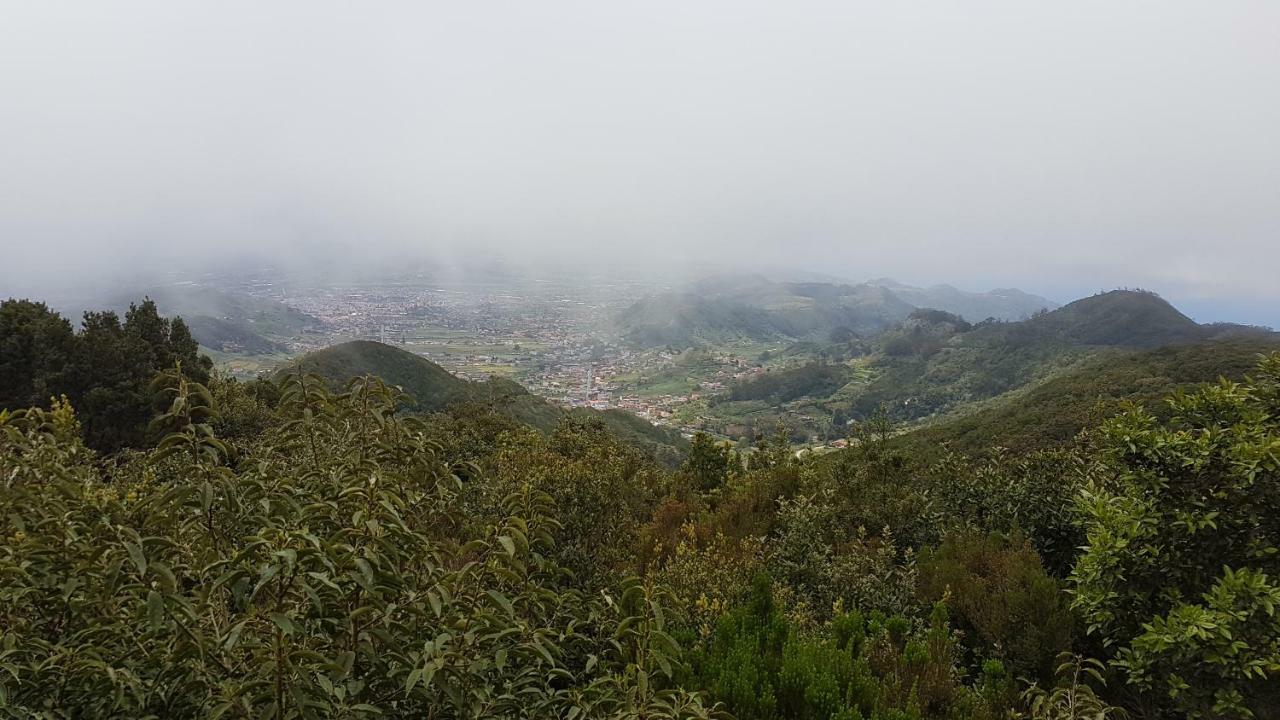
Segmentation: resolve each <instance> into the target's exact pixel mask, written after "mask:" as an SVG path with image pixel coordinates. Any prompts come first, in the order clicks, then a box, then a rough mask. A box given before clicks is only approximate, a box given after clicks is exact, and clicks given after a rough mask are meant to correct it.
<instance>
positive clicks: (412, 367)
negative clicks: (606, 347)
mask: <svg viewBox="0 0 1280 720" xmlns="http://www.w3.org/2000/svg"><path fill="white" fill-rule="evenodd" d="M296 372H303V373H315V374H317V375H320V376H321V377H324V378H326V379H328V380H329V381H330V384H331V385H332V386H334V387H340V386H342V385H344V384H345V383H346V382H347V381H348V380H350V379H351V378H355V377H363V376H364V375H373V376H376V377H379V378H381V379H382V380H383V381H384V382H386V383H387V384H389V385H396V386H399V387H400V388H401V389H402V390H404V392H405V393H407V394H408V395H409V397H410V402H409V404H408V406H407V407H406V409H407V410H409V411H412V412H440V411H443V410H446V409H448V408H449V407H451V406H457V405H464V404H476V405H483V406H486V407H490V408H493V409H495V410H497V411H498V412H501V413H503V414H505V415H509V416H510V417H513V418H515V419H517V420H519V421H521V422H523V423H525V424H527V425H530V426H532V427H534V428H537V429H538V430H540V431H542V432H550V431H552V430H554V429H555V427H556V426H557V425H559V423H560V422H561V420H563V419H564V418H566V417H568V416H573V417H576V418H579V419H596V420H599V421H601V422H603V423H604V424H605V426H606V427H608V428H609V429H610V430H611V431H613V432H614V433H615V434H617V435H618V436H619V437H621V438H623V439H625V440H627V441H629V442H631V443H632V444H634V445H637V446H640V447H644V448H645V449H648V450H652V451H653V452H654V453H655V454H656V455H658V456H660V457H663V458H664V459H667V460H671V459H673V458H674V457H675V456H676V455H678V454H680V453H682V452H683V450H684V448H685V446H686V445H687V443H686V441H685V440H684V438H682V437H681V436H680V434H679V433H677V432H675V431H672V430H668V429H666V428H661V427H657V426H655V425H653V424H651V423H649V422H647V421H645V420H642V419H641V418H638V417H636V416H634V415H632V414H630V413H627V412H623V411H619V410H609V411H605V412H601V411H599V410H594V409H591V408H577V409H574V410H572V411H567V410H564V409H562V408H559V407H557V406H555V405H552V404H551V403H549V402H547V401H546V400H544V399H542V398H540V397H538V396H537V395H534V394H532V393H530V392H529V391H528V390H526V389H525V388H524V387H523V386H521V385H520V384H519V383H516V382H513V381H511V380H506V379H503V378H496V377H495V378H490V379H489V380H487V381H485V382H470V381H468V380H463V379H462V378H459V377H457V376H456V375H454V374H452V373H450V372H449V371H448V370H445V369H444V368H442V367H440V366H439V365H437V364H436V363H433V362H431V361H430V360H428V359H426V358H424V357H421V356H418V355H414V354H413V353H411V352H407V351H405V350H401V349H400V348H397V347H392V346H390V345H384V344H383V343H379V342H373V341H371V340H353V341H351V342H345V343H341V344H338V345H333V346H331V347H327V348H324V349H322V350H316V351H314V352H310V353H307V354H306V355H303V356H301V357H299V358H296V359H294V360H293V361H291V362H289V363H288V364H287V365H285V366H284V367H282V368H280V369H279V370H277V371H276V373H275V374H276V376H277V377H280V376H283V375H285V374H288V373H296Z"/></svg>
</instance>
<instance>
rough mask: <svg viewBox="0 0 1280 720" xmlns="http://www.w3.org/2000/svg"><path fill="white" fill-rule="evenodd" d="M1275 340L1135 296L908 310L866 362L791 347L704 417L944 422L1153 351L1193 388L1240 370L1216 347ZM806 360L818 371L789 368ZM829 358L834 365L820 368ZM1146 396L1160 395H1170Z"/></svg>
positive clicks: (817, 422)
mask: <svg viewBox="0 0 1280 720" xmlns="http://www.w3.org/2000/svg"><path fill="white" fill-rule="evenodd" d="M1277 338H1280V335H1277V334H1275V333H1272V332H1270V331H1267V330H1263V329H1259V328H1250V327H1245V326H1238V325H1199V324H1197V323H1196V322H1195V321H1193V320H1191V319H1190V318H1188V317H1187V316H1185V315H1183V314H1182V313H1181V312H1179V311H1178V310H1177V309H1176V308H1174V307H1173V306H1172V305H1170V304H1169V303H1168V302H1166V301H1165V300H1163V299H1161V298H1160V297H1159V296H1158V295H1155V294H1154V293H1149V292H1143V291H1127V290H1118V291H1113V292H1108V293H1102V294H1099V295H1095V296H1093V297H1089V298H1083V299H1081V300H1077V301H1075V302H1073V303H1070V304H1069V305H1066V306H1064V307H1061V308H1058V309H1057V310H1053V311H1050V312H1046V313H1041V314H1038V315H1036V316H1034V317H1032V318H1030V319H1027V320H1022V321H1018V322H994V321H988V322H982V323H978V324H976V325H975V324H973V323H969V322H967V321H965V320H964V319H962V318H960V317H959V316H957V315H952V314H950V313H946V312H943V311H940V310H930V309H919V310H915V311H913V312H912V313H911V314H910V315H909V316H908V317H907V319H906V320H904V321H902V322H901V323H899V324H898V325H896V326H894V327H893V328H891V329H889V330H887V331H885V332H884V333H882V334H881V335H880V336H878V337H877V338H875V339H874V340H873V341H871V343H870V345H871V352H870V354H864V353H865V347H866V345H867V343H866V341H860V340H856V339H855V340H850V341H848V342H846V343H833V344H829V345H827V346H825V347H823V346H820V345H811V344H797V345H796V346H793V347H794V348H796V349H797V351H796V353H795V354H794V356H793V355H792V354H790V352H788V354H785V358H784V361H783V362H784V363H785V365H783V366H782V367H779V368H775V369H771V371H770V372H768V373H766V374H764V375H762V376H759V377H757V378H755V379H751V380H747V381H744V382H741V383H737V384H734V385H732V386H730V388H729V389H728V390H727V391H726V392H725V393H724V394H722V395H720V396H718V397H717V398H716V399H715V401H714V402H712V403H711V404H710V407H709V412H710V414H711V415H712V416H713V418H714V419H715V420H716V422H718V423H720V424H722V425H723V426H724V427H731V426H740V425H743V424H748V423H747V421H750V422H751V423H755V424H759V423H760V422H768V421H769V419H770V418H779V417H784V416H785V417H787V418H789V420H790V421H793V422H799V423H801V424H802V425H804V426H805V427H808V428H809V429H810V430H811V431H812V430H823V431H824V432H825V431H826V424H825V420H824V418H830V419H831V420H832V421H833V422H834V424H835V425H840V424H842V423H843V422H844V421H845V420H846V419H848V418H858V417H866V416H868V415H870V414H872V413H874V412H876V411H877V409H878V408H881V407H883V408H884V409H885V410H886V411H887V412H888V414H889V415H890V417H892V418H894V419H895V420H897V421H900V422H909V421H918V420H925V419H929V418H934V417H938V418H944V417H947V416H949V415H952V414H955V413H960V412H967V411H970V410H977V409H980V408H986V407H987V406H988V404H989V403H990V402H994V400H993V399H1003V398H1004V397H1007V396H1013V395H1016V394H1017V393H1019V392H1021V391H1023V390H1025V389H1028V388H1037V387H1040V386H1041V385H1042V384H1043V383H1046V382H1049V381H1050V380H1052V379H1054V378H1056V377H1058V376H1059V375H1061V374H1062V373H1066V372H1073V371H1075V370H1076V369H1077V368H1088V367H1094V370H1093V371H1097V367H1106V363H1107V362H1108V361H1110V360H1111V359H1114V358H1119V357H1124V356H1126V355H1129V354H1133V353H1135V352H1141V351H1151V350H1153V349H1155V348H1168V349H1169V350H1168V352H1174V351H1175V350H1177V349H1179V348H1190V349H1188V350H1186V353H1187V354H1186V355H1185V358H1187V359H1186V362H1188V363H1189V364H1191V365H1192V366H1195V367H1200V368H1201V369H1205V368H1209V369H1206V370H1204V372H1200V373H1199V375H1197V376H1195V377H1199V376H1206V377H1205V379H1213V377H1216V374H1218V373H1219V372H1220V371H1219V370H1216V369H1213V368H1221V369H1222V371H1228V370H1231V369H1232V368H1235V367H1245V366H1247V365H1249V364H1251V361H1250V362H1244V361H1241V360H1240V357H1241V354H1240V353H1235V354H1233V353H1232V352H1231V351H1228V350H1219V349H1218V348H1219V346H1223V347H1227V346H1233V347H1234V346H1237V345H1240V346H1247V345H1250V344H1252V345H1268V344H1274V343H1276V341H1277ZM855 346H857V347H855ZM790 350H791V349H790V348H789V349H788V351H790ZM1246 354H1247V353H1246ZM806 357H807V358H809V359H811V360H817V361H818V362H817V363H814V364H810V365H803V364H802V365H799V366H797V365H795V364H794V363H797V362H800V363H803V362H804V361H805V359H806ZM1228 357H1229V358H1230V359H1229V360H1223V358H1228ZM1194 358H1209V360H1203V361H1201V360H1194V361H1193V359H1194ZM829 359H834V360H837V361H839V362H838V363H837V364H831V365H827V364H825V361H827V360H829ZM1090 362H1096V363H1100V364H1101V365H1099V366H1090V365H1088V363H1090ZM1082 372H1089V371H1088V370H1085V371H1082ZM1179 377H1182V376H1179ZM1188 381H1190V380H1188ZM1155 387H1156V388H1157V392H1156V394H1160V393H1162V392H1163V391H1165V390H1168V389H1169V388H1170V385H1169V383H1156V385H1155ZM1040 402H1041V401H1039V400H1037V401H1036V403H1040ZM1036 403H1032V404H1031V405H1029V406H1028V407H1027V408H1024V409H1021V410H1019V416H1020V417H1030V415H1032V414H1036V411H1035V409H1034V408H1035V405H1036ZM1062 417H1063V418H1070V419H1069V420H1066V422H1067V424H1068V425H1072V424H1073V423H1075V418H1074V416H1073V415H1072V413H1070V412H1065V411H1064V412H1063V414H1062Z"/></svg>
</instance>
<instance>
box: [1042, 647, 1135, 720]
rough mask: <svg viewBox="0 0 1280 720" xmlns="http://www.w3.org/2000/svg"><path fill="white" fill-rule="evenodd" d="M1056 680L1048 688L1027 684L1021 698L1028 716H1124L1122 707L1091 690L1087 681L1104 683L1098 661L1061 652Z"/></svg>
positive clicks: (1093, 719)
mask: <svg viewBox="0 0 1280 720" xmlns="http://www.w3.org/2000/svg"><path fill="white" fill-rule="evenodd" d="M1058 662H1059V663H1060V664H1059V665H1058V668H1057V670H1056V671H1055V673H1056V675H1057V681H1056V683H1055V684H1054V685H1053V687H1052V688H1051V689H1049V690H1045V689H1043V688H1041V687H1039V686H1038V685H1033V686H1031V687H1030V688H1027V691H1026V692H1025V693H1024V694H1023V699H1024V700H1025V701H1026V704H1027V706H1028V708H1029V710H1030V718H1031V720H1106V719H1107V718H1121V717H1124V716H1125V713H1124V711H1123V710H1121V709H1119V708H1114V707H1111V706H1110V705H1108V704H1107V703H1106V702H1105V701H1103V700H1102V699H1101V698H1099V697H1098V696H1097V694H1095V692H1094V690H1093V688H1092V687H1091V686H1090V685H1089V681H1090V680H1092V681H1093V682H1095V683H1097V684H1098V685H1100V686H1105V685H1106V684H1107V683H1106V680H1105V679H1104V678H1103V670H1105V669H1106V666H1105V665H1103V664H1102V663H1101V662H1099V661H1097V660H1094V659H1091V658H1082V657H1080V656H1078V655H1072V654H1071V653H1068V652H1064V653H1063V654H1062V655H1060V656H1059V657H1058Z"/></svg>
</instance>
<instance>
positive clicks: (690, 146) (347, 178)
mask: <svg viewBox="0 0 1280 720" xmlns="http://www.w3.org/2000/svg"><path fill="white" fill-rule="evenodd" d="M0 250H2V253H0V296H7V295H9V294H13V293H27V294H32V293H34V294H39V293H40V292H42V291H44V290H45V289H46V288H48V289H50V291H51V292H52V288H54V287H57V286H59V285H67V284H71V285H75V284H84V283H94V282H96V283H102V282H104V281H110V280H113V279H119V278H126V277H133V276H135V275H136V274H138V273H145V272H151V271H161V270H164V269H169V268H174V267H183V268H185V267H192V266H200V265H202V264H207V263H221V264H227V263H231V264H234V263H237V262H257V261H263V260H266V261H271V262H277V263H286V264H288V263H294V264H297V265H298V266H304V265H316V264H319V266H320V267H342V266H344V265H347V264H352V265H355V264H366V263H389V264H392V265H395V264H399V263H404V262H409V261H418V260H422V259H426V260H427V261H428V262H438V263H440V264H441V265H442V266H457V265H458V264H462V263H465V262H466V261H469V260H472V259H476V258H491V257H496V258H500V259H502V260H503V261H504V262H505V263H506V264H507V265H508V266H520V265H522V264H536V265H543V266H545V265H553V266H558V267H564V268H577V267H582V268H589V269H592V270H595V271H603V272H612V273H634V274H646V275H650V276H659V277H663V276H667V277H672V278H676V277H684V276H694V275H697V274H700V273H703V272H708V271H712V270H716V271H726V270H738V269H747V270H761V269H770V268H773V269H778V270H788V271H809V272H819V273H824V274H828V275H832V276H837V277H842V278H849V279H852V280H860V279H867V278H873V277H883V276H889V277H894V278H896V279H899V280H902V281H904V282H911V283H916V284H931V283H942V282H945V283H950V284H953V285H957V286H960V287H963V288H966V289H974V290H978V289H987V288H992V287H1011V286H1012V287H1019V288H1023V289H1025V290H1028V291H1031V292H1036V293H1039V294H1042V295H1046V296H1049V297H1051V298H1054V299H1056V300H1070V299H1071V298H1073V297H1076V296H1079V295H1082V294H1090V293H1093V292H1096V291H1098V290H1102V289H1108V288H1113V287H1145V288H1149V289H1153V290H1156V291H1158V292H1160V293H1161V294H1162V295H1164V296H1165V297H1167V298H1169V299H1171V300H1173V301H1174V302H1175V303H1176V304H1178V305H1179V306H1180V307H1183V308H1184V309H1185V310H1188V311H1189V312H1191V314H1192V315H1193V316H1194V317H1197V319H1202V320H1237V321H1244V322H1257V323H1265V324H1269V325H1273V326H1280V279H1278V277H1277V269H1278V268H1280V3H1276V2H1274V1H1273V0H1258V1H1256V2H1245V1H1242V0H1214V1H1213V2H1206V1H1204V0H1196V1H1190V2H1189V1H1185V0H1160V1H1151V2H1145V1H1144V2H1139V1H1126V0H1106V1H1105V2H1100V1H1093V0H1078V1H1075V2H1069V3H1068V2H1052V3H1051V2H1026V0H1009V1H990V0H969V1H967V2H954V1H953V0H938V1H936V2H926V1H923V0H921V1H916V0H903V1H902V2H884V1H883V0H876V1H874V2H861V1H857V0H843V1H832V2H819V1H816V0H788V1H787V2H776V1H772V2H755V1H754V0H702V1H697V0H681V1H679V2H665V1H663V0H646V1H643V2H625V1H618V2H614V1H602V0H584V1H583V2H566V1H563V0H539V1H538V2H528V0H524V1H520V2H492V1H490V0H466V1H465V2H457V1H454V2H427V1H418V2H403V3H400V2H391V1H386V2H330V1H327V0H306V1H305V2H302V1H289V0H273V1H272V2H262V1H261V0H255V1H253V2H240V1H238V0H219V1H218V2H184V1H182V0H162V1H156V2H132V1H130V0H120V1H117V2H111V3H98V2H90V1H89V0H84V1H83V2H19V1H18V0H10V1H8V2H3V3H2V4H0Z"/></svg>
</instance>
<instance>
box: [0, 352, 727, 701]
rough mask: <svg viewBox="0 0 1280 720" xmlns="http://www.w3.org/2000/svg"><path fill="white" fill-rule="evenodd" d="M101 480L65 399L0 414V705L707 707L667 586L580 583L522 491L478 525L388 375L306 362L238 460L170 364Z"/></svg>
mask: <svg viewBox="0 0 1280 720" xmlns="http://www.w3.org/2000/svg"><path fill="white" fill-rule="evenodd" d="M159 387H160V392H163V393H165V395H166V396H167V397H169V398H170V399H171V403H170V405H169V411H168V412H167V413H166V414H165V415H164V416H162V417H161V418H160V419H159V420H158V422H157V427H158V428H161V429H169V430H171V431H172V432H171V433H170V434H169V435H168V436H167V437H166V438H165V440H164V441H163V442H162V443H161V444H160V447H159V449H158V450H157V451H155V452H153V453H148V454H145V455H141V456H137V457H134V458H133V459H131V460H125V461H122V463H121V464H120V465H119V466H118V467H115V468H113V469H112V476H111V477H110V478H108V477H105V476H104V474H103V471H102V469H101V467H100V465H99V464H98V463H97V461H96V458H95V457H94V456H93V455H92V453H90V452H89V451H87V450H85V448H84V447H83V445H82V444H81V442H80V441H79V439H78V436H79V429H78V426H77V422H76V419H75V416H74V414H73V413H72V411H71V409H70V408H69V407H68V406H66V405H65V404H58V405H56V406H55V407H54V408H53V409H52V410H51V411H48V412H44V411H38V410H36V411H24V412H19V413H16V414H15V413H0V518H3V522H4V529H5V532H4V533H3V537H0V668H2V670H3V671H0V711H7V712H9V713H12V714H14V715H17V716H24V717H25V716H40V717H164V718H196V717H199V718H204V717H254V718H260V717H267V718H292V717H347V718H359V717H375V716H377V717H432V718H441V719H444V718H482V717H483V718H488V717H530V716H538V717H558V716H565V717H573V716H581V717H639V716H641V715H643V716H645V717H704V716H706V715H707V711H706V710H705V709H704V708H702V705H701V702H700V701H699V700H698V699H697V698H696V697H694V696H690V695H687V694H681V693H674V692H671V691H668V690H664V689H663V686H664V684H665V683H666V680H665V678H666V677H668V676H670V675H671V674H673V673H674V672H675V668H676V667H677V664H678V661H679V651H678V648H677V647H676V646H675V644H674V642H673V641H671V640H670V636H668V635H667V634H666V632H665V624H664V623H665V621H664V610H663V607H662V601H663V592H662V591H661V589H660V588H656V587H654V586H652V585H649V584H646V583H642V582H639V581H630V582H628V583H626V584H625V585H624V586H623V587H621V588H620V589H619V590H618V591H616V592H613V593H605V594H601V595H596V596H591V597H584V596H582V595H580V594H579V593H577V592H575V591H574V590H573V589H572V588H571V587H570V586H569V585H568V584H567V583H566V582H565V579H564V578H565V573H564V571H563V570H562V569H561V568H560V567H559V566H557V565H556V564H555V563H554V562H552V561H551V560H550V559H549V558H551V557H553V556H554V547H553V545H552V538H553V534H554V533H555V532H556V530H557V526H556V523H555V521H554V520H552V519H551V518H552V517H553V508H552V507H551V499H550V497H549V496H547V495H546V494H545V493H541V492H537V491H535V490H534V489H532V488H531V487H530V486H529V485H527V484H526V485H525V486H523V487H521V488H517V489H515V490H514V491H513V492H511V493H510V494H508V495H507V496H506V497H504V498H503V499H502V501H501V506H502V508H503V509H504V513H505V514H504V517H503V518H502V519H501V520H500V521H498V522H493V523H490V524H488V525H487V526H485V527H483V528H480V529H476V530H468V529H467V528H466V524H465V523H464V522H462V520H461V519H460V518H459V517H458V516H457V515H458V513H457V512H456V508H457V498H458V495H459V492H460V490H461V488H460V481H459V480H458V478H457V477H456V476H455V475H453V474H452V473H451V472H450V471H449V469H448V466H447V464H446V462H445V461H444V459H443V458H442V457H441V456H440V454H439V452H438V450H437V448H436V447H435V446H433V445H432V444H431V443H429V442H427V441H426V440H425V439H424V437H425V434H424V432H423V429H422V427H421V426H420V424H419V423H418V422H417V421H416V420H412V419H404V418H400V417H397V416H396V415H395V407H396V399H395V397H394V396H393V394H392V393H391V392H390V391H388V390H387V389H386V388H385V387H383V386H381V384H380V383H377V382H376V381H359V382H357V383H355V384H354V385H353V387H352V389H351V391H350V392H348V393H346V394H344V395H341V396H338V397H333V396H331V395H330V394H329V393H328V392H327V391H326V390H325V389H324V386H323V383H321V382H319V381H318V380H314V379H309V378H295V379H293V380H291V381H289V382H288V383H286V385H285V388H284V393H283V395H282V397H281V398H280V401H279V404H280V407H279V413H280V416H281V417H282V418H283V423H282V424H280V425H279V426H277V427H275V428H273V429H271V430H269V431H268V432H267V433H266V434H265V435H264V436H263V438H262V439H261V441H260V442H259V443H258V444H256V445H255V446H254V447H253V448H252V451H251V452H250V453H249V454H248V455H247V456H245V457H240V458H239V460H238V462H237V463H236V468H237V469H235V470H232V469H231V468H229V467H228V466H227V464H226V460H227V453H228V450H229V449H228V446H226V445H225V444H223V443H222V442H221V441H220V440H219V439H218V438H216V437H215V436H214V433H213V431H212V429H211V427H212V426H211V424H210V423H211V421H212V420H213V419H214V418H215V414H214V412H213V409H212V407H211V406H210V399H211V395H210V393H209V392H208V391H207V390H205V389H204V388H203V387H202V386H199V385H196V384H193V383H188V382H187V381H186V380H185V379H184V378H182V377H181V376H179V375H171V376H168V377H167V378H166V379H165V380H164V381H163V382H161V383H160V384H159Z"/></svg>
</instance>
